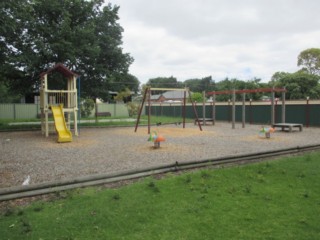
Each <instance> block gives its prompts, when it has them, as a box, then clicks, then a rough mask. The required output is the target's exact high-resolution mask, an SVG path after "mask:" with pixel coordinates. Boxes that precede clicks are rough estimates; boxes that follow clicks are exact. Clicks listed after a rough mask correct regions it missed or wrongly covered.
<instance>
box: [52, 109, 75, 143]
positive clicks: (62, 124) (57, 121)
mask: <svg viewBox="0 0 320 240" xmlns="http://www.w3.org/2000/svg"><path fill="white" fill-rule="evenodd" d="M51 111H52V114H53V118H54V125H55V127H56V131H57V133H58V140H57V141H58V142H59V143H61V142H72V133H71V132H70V130H69V129H68V128H67V125H66V120H65V119H64V114H63V107H62V105H59V106H51Z"/></svg>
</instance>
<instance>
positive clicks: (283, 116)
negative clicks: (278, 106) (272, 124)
mask: <svg viewBox="0 0 320 240" xmlns="http://www.w3.org/2000/svg"><path fill="white" fill-rule="evenodd" d="M285 91H286V88H283V92H282V97H281V98H282V99H281V100H282V110H281V121H282V123H285V122H286V92H285Z"/></svg>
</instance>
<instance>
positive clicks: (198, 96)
mask: <svg viewBox="0 0 320 240" xmlns="http://www.w3.org/2000/svg"><path fill="white" fill-rule="evenodd" d="M191 99H192V101H193V102H198V103H202V102H203V95H202V93H199V92H195V93H192V94H191Z"/></svg>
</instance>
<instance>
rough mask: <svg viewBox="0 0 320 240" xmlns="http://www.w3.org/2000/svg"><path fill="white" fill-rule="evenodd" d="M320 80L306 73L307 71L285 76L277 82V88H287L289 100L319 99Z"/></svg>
mask: <svg viewBox="0 0 320 240" xmlns="http://www.w3.org/2000/svg"><path fill="white" fill-rule="evenodd" d="M319 80H320V76H317V75H314V74H310V73H306V72H305V71H298V72H296V73H287V74H285V75H283V77H282V78H280V79H279V80H278V81H277V82H276V84H275V87H285V88H286V89H287V92H286V98H287V99H305V98H306V97H310V98H319V97H320V87H319Z"/></svg>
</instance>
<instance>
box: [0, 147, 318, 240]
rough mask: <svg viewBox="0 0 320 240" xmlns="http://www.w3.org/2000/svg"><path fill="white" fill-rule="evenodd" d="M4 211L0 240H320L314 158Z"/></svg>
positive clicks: (65, 196) (149, 182) (72, 195)
mask: <svg viewBox="0 0 320 240" xmlns="http://www.w3.org/2000/svg"><path fill="white" fill-rule="evenodd" d="M57 196H59V197H60V199H58V200H54V201H51V202H41V201H39V202H35V203H33V204H31V205H30V206H28V207H24V208H21V207H20V208H9V209H7V210H6V211H5V212H4V213H3V214H2V215H1V218H0V229H1V237H0V238H1V239H130V240H132V239H139V240H141V239H148V240H149V239H174V240H177V239H201V240H202V239H295V240H296V239H303V240H305V239H320V224H319V223H320V153H313V154H308V155H304V156H299V157H290V158H284V159H280V160H273V161H268V162H263V163H255V164H251V165H242V166H236V167H228V168H221V169H206V170H197V171H193V172H187V173H183V174H180V175H174V174H167V175H166V176H165V177H164V178H162V179H160V180H157V179H155V178H152V177H149V178H146V179H143V180H139V181H138V182H136V183H133V184H130V185H127V186H123V187H119V188H116V189H106V188H102V187H92V188H87V189H79V190H74V191H68V192H61V193H57Z"/></svg>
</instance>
